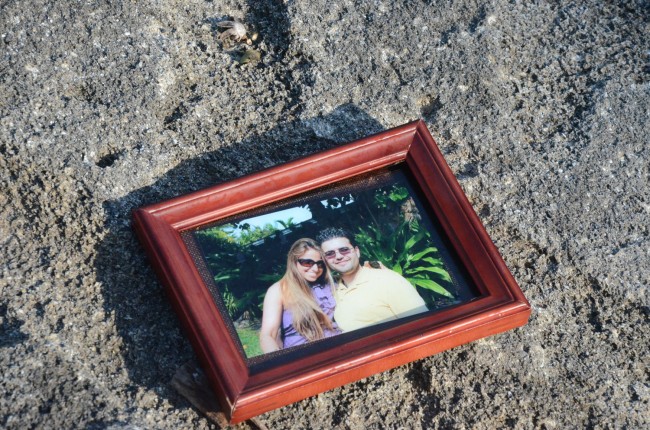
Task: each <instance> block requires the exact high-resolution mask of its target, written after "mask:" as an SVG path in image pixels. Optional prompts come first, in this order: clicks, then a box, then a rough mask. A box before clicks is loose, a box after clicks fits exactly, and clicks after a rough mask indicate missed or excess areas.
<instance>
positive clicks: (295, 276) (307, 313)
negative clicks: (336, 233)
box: [280, 238, 334, 341]
mask: <svg viewBox="0 0 650 430" xmlns="http://www.w3.org/2000/svg"><path fill="white" fill-rule="evenodd" d="M310 249H313V250H315V251H317V252H318V253H319V254H320V256H321V259H323V262H325V258H324V256H323V252H322V251H321V249H320V247H319V246H318V244H317V243H316V241H314V240H313V239H309V238H303V239H298V240H297V241H296V242H294V244H293V245H291V249H289V254H288V255H287V271H286V272H285V274H284V276H283V277H282V279H280V288H281V289H282V301H283V304H284V306H285V307H286V308H287V309H289V310H291V313H292V315H293V320H292V325H293V328H294V329H295V330H296V331H297V332H298V333H300V334H301V335H302V336H303V337H304V338H305V339H307V340H309V341H312V340H316V339H321V338H322V337H323V336H324V333H323V328H327V329H330V330H332V323H331V322H330V319H329V317H328V316H327V315H325V313H324V312H323V310H322V309H321V307H320V305H319V304H318V303H317V302H316V300H315V299H314V295H313V294H312V292H311V287H310V286H309V283H308V282H307V281H306V280H305V278H304V277H303V276H302V275H301V274H300V271H299V270H298V267H297V265H296V263H297V262H298V259H299V258H300V256H301V255H303V254H304V253H305V252H307V251H308V250H310ZM316 282H317V283H321V284H324V285H325V286H326V288H331V286H332V285H334V281H333V279H332V275H331V273H330V271H329V268H328V267H327V264H325V268H324V269H323V273H322V274H321V276H320V277H319V278H318V279H317V280H316Z"/></svg>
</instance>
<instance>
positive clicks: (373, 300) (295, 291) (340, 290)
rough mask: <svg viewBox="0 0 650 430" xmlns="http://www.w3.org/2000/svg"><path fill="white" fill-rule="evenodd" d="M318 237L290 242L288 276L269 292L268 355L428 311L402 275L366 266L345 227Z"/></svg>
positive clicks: (264, 333)
mask: <svg viewBox="0 0 650 430" xmlns="http://www.w3.org/2000/svg"><path fill="white" fill-rule="evenodd" d="M317 239H318V242H316V241H315V240H313V239H309V238H304V239H299V240H297V241H296V242H295V243H294V244H293V245H292V246H291V249H290V250H289V254H288V256H287V270H286V272H285V274H284V276H283V277H282V279H280V280H279V281H278V282H276V283H275V284H273V285H272V286H271V287H270V288H269V289H268V291H267V293H266V296H265V298H264V307H263V312H262V327H261V330H260V346H261V348H262V351H263V352H264V353H269V352H273V351H277V350H280V349H283V348H289V347H292V346H296V345H301V344H304V343H308V342H311V341H314V340H318V339H322V338H325V337H330V336H334V335H336V334H339V333H342V332H347V331H351V330H356V329H359V328H363V327H367V326H371V325H374V324H378V323H381V322H385V321H390V320H394V319H398V318H402V317H406V316H409V315H414V314H418V313H421V312H426V311H427V310H428V309H427V307H426V305H425V303H424V300H423V299H422V298H421V297H420V295H419V294H418V293H417V291H416V289H415V288H414V287H413V286H412V285H411V284H410V283H409V282H408V281H407V280H406V279H404V278H403V277H402V276H400V275H399V274H397V273H395V272H393V271H392V270H389V269H386V268H380V269H373V268H371V267H368V266H361V264H360V257H361V255H360V252H359V248H358V247H357V246H356V245H355V243H354V238H353V237H352V236H351V235H350V234H348V233H346V232H345V230H342V229H338V228H327V229H325V230H323V231H321V232H320V233H319V234H318V237H317ZM332 271H334V272H336V273H338V277H337V280H335V279H334V278H333V276H332Z"/></svg>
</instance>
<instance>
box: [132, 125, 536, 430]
mask: <svg viewBox="0 0 650 430" xmlns="http://www.w3.org/2000/svg"><path fill="white" fill-rule="evenodd" d="M366 204H367V205H368V207H367V208H363V207H362V206H363V205H366ZM301 209H302V210H303V214H302V215H300V214H299V210H301ZM269 225H270V227H269ZM133 228H134V230H135V232H136V234H137V235H138V237H139V239H140V241H141V243H142V245H143V248H144V250H145V251H146V253H147V255H148V256H149V259H150V262H151V264H152V266H153V267H154V269H155V271H156V273H157V275H158V278H159V279H160V281H161V282H162V284H163V285H164V287H165V290H166V293H167V296H168V297H169V300H170V303H171V304H172V307H173V309H174V311H175V312H176V314H177V315H178V318H179V321H180V323H181V325H182V326H183V328H184V331H185V333H186V335H187V337H188V339H189V340H190V342H191V343H192V346H193V348H194V350H195V352H196V354H197V358H198V360H199V362H200V364H201V367H202V369H203V371H204V373H205V375H206V377H207V379H208V381H209V383H210V386H211V387H212V389H213V391H214V394H215V396H216V398H217V400H218V402H219V404H220V405H221V408H222V411H223V412H224V414H225V415H226V417H227V418H228V420H229V421H230V422H231V423H237V422H241V421H243V420H246V419H248V418H251V417H254V416H256V415H259V414H261V413H264V412H266V411H269V410H272V409H276V408H279V407H281V406H284V405H287V404H290V403H293V402H296V401H299V400H302V399H305V398H307V397H309V396H313V395H315V394H318V393H322V392H324V391H327V390H330V389H332V388H335V387H339V386H341V385H344V384H348V383H350V382H353V381H357V380H359V379H362V378H365V377H368V376H371V375H373V374H376V373H379V372H382V371H386V370H389V369H392V368H394V367H396V366H400V365H403V364H406V363H409V362H412V361H414V360H418V359H421V358H424V357H427V356H430V355H433V354H436V353H439V352H441V351H444V350H447V349H450V348H453V347H456V346H459V345H462V344H465V343H468V342H471V341H474V340H477V339H481V338H484V337H487V336H492V335H495V334H498V333H502V332H504V331H507V330H510V329H513V328H516V327H520V326H523V325H525V324H526V323H527V322H528V318H529V316H530V312H531V309H530V305H529V303H528V301H527V300H526V298H525V297H524V295H523V293H522V291H521V289H520V288H519V286H518V285H517V282H516V280H515V279H514V277H513V276H512V274H511V273H510V271H509V270H508V268H507V266H506V264H505V262H504V261H503V258H502V257H501V255H500V254H499V252H498V250H497V249H496V247H495V245H494V243H493V242H492V240H491V239H490V237H489V235H488V233H487V232H486V230H485V228H484V227H483V225H482V224H481V221H480V219H479V218H478V216H477V215H476V212H475V211H474V209H473V208H472V205H471V203H470V202H469V200H468V199H467V197H466V196H465V194H464V192H463V190H462V188H461V187H460V185H459V184H458V181H457V180H456V178H455V176H454V174H453V172H452V171H451V169H450V168H449V166H448V165H447V163H446V162H445V159H444V156H443V155H442V153H441V151H440V149H439V148H438V146H437V144H436V143H435V141H434V139H433V137H432V136H431V134H430V133H429V131H428V129H427V127H426V125H425V124H424V122H423V121H415V122H412V123H409V124H405V125H402V126H399V127H396V128H393V129H390V130H386V131H384V132H381V133H378V134H375V135H372V136H368V137H365V138H362V139H359V140H357V141H354V142H350V143H348V144H344V145H340V146H338V147H335V148H332V149H330V150H326V151H322V152H318V153H315V154H312V155H309V156H306V157H304V158H301V159H298V160H293V161H290V162H287V163H284V164H281V165H278V166H275V167H272V168H269V169H266V170H262V171H260V172H256V173H252V174H250V175H247V176H243V177H240V178H236V179H233V180H231V181H227V182H224V183H221V184H217V185H214V186H212V187H209V188H206V189H203V190H197V191H195V192H192V193H190V194H186V195H182V196H179V197H176V198H173V199H170V200H166V201H162V202H159V203H154V204H150V205H148V206H145V207H141V208H138V209H136V210H134V212H133ZM327 228H342V229H344V230H347V232H348V233H349V234H350V236H353V237H354V241H355V244H354V245H355V246H358V255H357V257H358V260H359V264H364V270H365V271H367V273H374V274H377V273H380V274H388V273H393V275H391V276H397V275H399V276H401V277H402V278H410V282H409V281H408V280H407V282H408V284H407V285H408V286H409V288H411V289H412V290H413V291H417V295H418V296H420V298H421V299H422V301H424V303H425V307H424V308H421V309H420V310H419V311H417V312H411V313H409V312H408V311H407V312H400V313H399V315H398V316H397V317H395V318H390V319H386V318H384V319H379V320H374V321H371V322H370V323H364V324H365V325H362V326H357V327H353V328H352V329H349V330H341V332H340V333H336V334H334V335H332V336H325V337H320V338H318V337H316V338H314V340H311V339H310V340H308V341H307V342H306V343H303V344H296V345H295V346H289V347H288V348H278V350H276V351H272V352H264V351H261V353H260V350H259V349H258V350H255V339H256V337H257V338H258V339H261V337H260V335H259V333H260V331H264V330H263V329H262V325H263V324H262V323H260V318H262V320H263V319H264V316H263V315H264V311H263V309H264V306H265V305H264V302H266V301H271V302H272V303H275V304H274V305H273V306H271V307H270V308H269V309H272V308H273V309H277V303H278V302H277V301H275V302H274V299H273V297H274V296H273V291H274V290H273V285H275V284H277V282H278V280H279V279H281V278H282V277H283V273H282V272H283V270H284V271H285V274H286V270H287V268H288V267H289V265H288V261H289V257H288V255H289V254H288V250H289V249H290V248H291V246H292V245H293V244H294V243H295V242H296V241H297V240H298V239H304V238H308V239H314V240H316V242H317V244H318V245H320V246H321V248H322V249H321V252H322V254H316V255H314V254H313V253H312V254H311V255H303V254H302V253H300V255H297V256H295V258H296V260H294V261H293V263H294V264H293V266H292V267H294V268H295V267H298V266H299V265H300V266H301V267H302V264H303V263H304V265H305V266H304V267H303V268H304V269H305V270H310V271H312V272H314V273H316V274H317V275H318V272H319V270H321V269H325V268H326V267H327V268H329V269H332V268H333V267H335V266H336V265H330V264H328V263H319V262H318V260H320V259H321V258H322V257H325V258H329V257H326V253H329V254H328V255H329V256H330V257H331V256H332V255H333V256H334V257H335V258H336V259H337V261H338V262H337V263H336V264H338V266H336V268H337V269H339V270H331V275H332V280H331V284H332V285H334V284H336V285H337V288H338V287H340V285H339V280H343V281H345V280H346V279H345V276H346V275H347V274H349V271H347V269H346V268H345V267H344V266H345V264H344V263H345V261H346V258H348V257H350V256H351V255H352V254H351V252H352V251H350V249H348V248H353V249H354V251H355V252H357V248H356V247H355V246H353V245H352V243H350V244H348V243H345V244H342V243H340V241H338V242H337V241H334V242H331V241H330V242H327V241H325V240H323V241H322V243H318V239H317V237H318V236H319V233H320V231H321V230H322V229H327ZM387 231H388V232H392V234H387V233H386V232H387ZM404 232H407V233H408V234H404ZM339 239H340V238H339ZM387 240H395V241H396V242H398V241H401V243H402V245H401V248H400V249H401V250H402V251H404V249H412V248H413V247H416V246H417V247H420V248H417V249H418V252H414V253H411V254H409V253H408V252H406V255H410V256H411V260H410V261H409V264H406V263H405V261H406V260H408V258H406V257H404V256H402V255H397V254H396V252H397V248H399V247H397V246H396V247H386V246H385V241H387ZM225 242H228V243H229V245H228V246H226V245H225V244H224V243H225ZM233 243H234V244H233ZM407 243H408V246H407ZM387 248H388V251H392V252H384V251H385V250H386V249H387ZM257 249H259V250H260V251H256V250H257ZM262 249H263V250H264V251H261V250H262ZM433 250H435V251H433ZM304 251H305V252H307V251H306V250H304ZM331 251H334V253H333V254H332V252H331ZM303 257H304V258H303ZM344 257H345V258H344ZM298 258H300V259H302V260H305V261H302V262H300V264H298V260H297V259H298ZM283 259H284V263H283V264H284V269H283V267H282V266H283V264H282V263H281V261H282V260H283ZM307 260H311V261H307ZM366 262H368V264H369V265H370V266H371V267H368V268H367V269H366V268H365V263H366ZM244 263H246V264H244ZM424 263H426V265H424V266H423V264H424ZM373 265H374V266H379V268H375V267H372V266H373ZM382 266H383V267H382ZM399 271H401V272H402V273H401V274H398V272H399ZM317 278H318V276H316V278H312V279H313V281H311V280H310V281H309V282H316V281H322V279H320V280H319V279H317ZM305 279H306V278H305ZM337 279H338V280H337ZM245 280H252V281H251V282H250V283H249V285H242V283H243V281H245ZM354 280H355V279H353V280H352V281H350V279H348V281H350V282H346V286H347V287H350V286H352V284H353V283H354V282H353V281H354ZM237 283H239V284H237ZM332 285H330V286H332ZM357 285H358V284H357ZM373 285H378V284H376V283H375V284H373ZM309 286H311V284H309ZM276 290H277V289H276ZM276 292H277V291H276ZM337 294H339V295H340V292H339V293H337ZM370 296H372V294H371V295H370ZM366 297H368V295H366ZM388 297H389V298H390V297H391V296H390V294H388ZM269 298H270V299H269ZM267 299H268V300H267ZM362 302H363V301H362V300H357V301H356V302H355V301H354V300H352V301H348V304H349V303H352V304H353V305H354V304H355V303H357V304H358V303H362ZM280 303H281V301H280ZM293 303H298V302H293ZM341 303H343V302H340V303H339V305H340V304H341ZM260 304H262V309H260ZM312 305H313V302H312ZM312 308H315V307H314V306H312ZM321 310H322V309H321ZM260 312H261V314H262V315H260ZM324 313H325V314H328V313H327V312H324ZM302 315H310V314H307V313H303V314H302ZM339 319H340V321H337V318H336V310H334V317H333V318H332V320H333V321H335V322H337V323H338V322H341V324H343V325H345V323H344V322H343V321H344V320H345V316H341V315H339ZM272 320H274V321H276V322H277V314H276V317H275V319H272ZM291 321H292V322H293V321H294V319H293V316H292V318H291ZM318 321H324V320H323V319H322V317H321V318H320V319H318ZM301 323H302V322H301V321H300V320H298V322H297V324H301ZM257 326H259V328H257ZM267 327H268V325H267ZM312 327H313V326H312ZM245 328H247V329H249V332H248V333H245V331H244V330H243V329H245ZM271 333H273V331H272V330H271ZM277 333H278V332H275V339H276V340H277V341H278V342H279V339H278V337H281V336H278V334H277ZM302 333H304V332H301V334H302ZM271 337H272V338H273V336H271ZM278 345H279V343H278ZM260 349H261V347H260Z"/></svg>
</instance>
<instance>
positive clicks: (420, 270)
mask: <svg viewBox="0 0 650 430" xmlns="http://www.w3.org/2000/svg"><path fill="white" fill-rule="evenodd" d="M355 239H356V241H357V244H358V245H359V248H360V249H361V254H362V256H364V258H366V259H368V260H377V261H381V262H382V263H384V264H385V265H386V266H387V267H388V268H390V269H392V270H394V271H395V272H397V273H399V274H400V275H402V276H403V277H404V278H406V280H408V281H409V282H410V283H411V284H412V285H413V286H414V287H417V288H418V292H420V293H421V295H422V296H423V298H424V299H425V301H426V302H427V304H428V305H433V304H434V303H435V302H436V300H437V299H440V298H441V296H442V297H446V298H449V299H453V298H454V295H453V294H452V293H451V290H452V288H451V287H452V284H451V276H450V275H449V272H447V270H445V267H444V264H443V262H442V259H441V258H440V254H439V252H438V249H437V248H435V247H433V246H431V245H430V244H431V235H430V233H429V232H428V231H427V230H426V229H424V228H421V227H420V225H419V223H418V222H417V221H415V220H412V221H410V222H409V221H406V220H402V221H401V222H400V223H399V224H398V225H397V227H395V228H394V229H392V228H390V227H389V226H386V225H373V226H368V227H365V228H364V227H359V229H358V232H357V234H356V235H355Z"/></svg>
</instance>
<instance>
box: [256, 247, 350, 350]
mask: <svg viewBox="0 0 650 430" xmlns="http://www.w3.org/2000/svg"><path fill="white" fill-rule="evenodd" d="M333 286H334V281H333V280H332V275H331V273H330V271H329V268H328V267H327V264H326V263H325V260H324V258H323V255H322V252H321V250H320V248H319V246H318V245H317V244H316V242H315V241H314V240H312V239H309V238H303V239H298V240H297V241H296V242H295V243H294V244H293V245H292V246H291V249H290V250H289V254H288V256H287V270H286V272H285V274H284V276H283V277H282V279H280V280H279V281H278V282H276V283H275V284H273V285H271V287H269V289H268V290H267V292H266V296H265V297H264V307H263V310H262V328H261V330H260V346H261V348H262V351H263V352H264V353H269V352H273V351H277V350H279V349H283V348H289V347H291V346H296V345H301V344H304V343H307V342H311V341H314V340H318V339H322V338H325V337H329V336H334V335H336V334H339V333H340V330H339V329H338V327H337V326H336V323H335V322H334V321H333V318H334V308H335V306H336V303H335V301H334V296H333V294H332V288H333Z"/></svg>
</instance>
